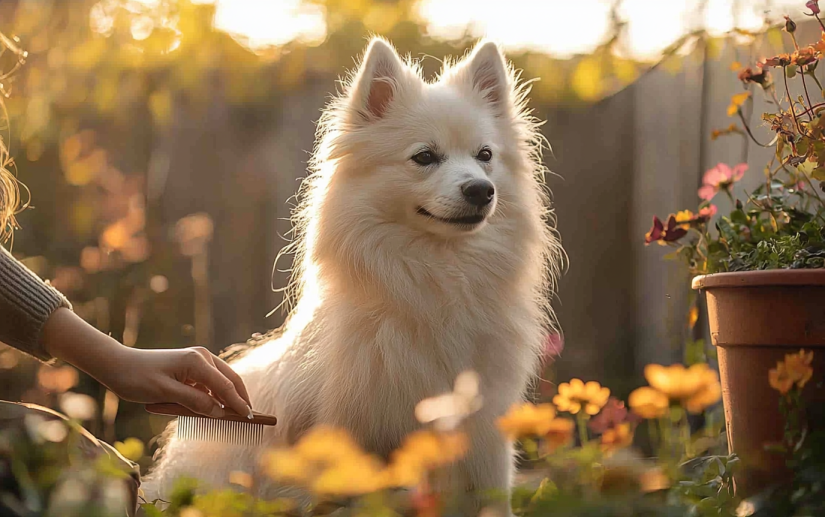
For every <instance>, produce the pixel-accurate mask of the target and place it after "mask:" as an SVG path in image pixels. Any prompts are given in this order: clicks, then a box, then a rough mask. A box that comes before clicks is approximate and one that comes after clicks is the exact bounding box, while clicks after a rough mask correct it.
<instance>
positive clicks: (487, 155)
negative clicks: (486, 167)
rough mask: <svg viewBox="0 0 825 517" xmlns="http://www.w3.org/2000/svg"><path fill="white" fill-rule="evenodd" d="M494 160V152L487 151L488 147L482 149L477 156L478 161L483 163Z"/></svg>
mask: <svg viewBox="0 0 825 517" xmlns="http://www.w3.org/2000/svg"><path fill="white" fill-rule="evenodd" d="M492 159H493V151H491V150H489V149H487V148H486V147H485V148H484V149H482V150H481V151H479V152H478V154H477V155H476V160H479V161H482V162H489V161H490V160H492Z"/></svg>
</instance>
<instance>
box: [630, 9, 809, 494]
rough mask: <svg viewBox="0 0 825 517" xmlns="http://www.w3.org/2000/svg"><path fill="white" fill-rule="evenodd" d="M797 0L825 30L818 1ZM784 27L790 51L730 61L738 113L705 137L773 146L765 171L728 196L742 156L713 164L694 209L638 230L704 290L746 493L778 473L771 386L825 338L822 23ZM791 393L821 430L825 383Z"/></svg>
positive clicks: (731, 111)
mask: <svg viewBox="0 0 825 517" xmlns="http://www.w3.org/2000/svg"><path fill="white" fill-rule="evenodd" d="M806 5H807V7H808V8H809V9H810V12H809V13H808V14H809V16H811V17H815V18H816V19H817V20H818V21H819V23H820V25H821V26H822V29H823V31H825V25H823V22H822V20H821V19H820V9H819V5H818V2H817V1H816V0H811V1H808V2H807V4H806ZM784 31H785V32H786V33H787V34H788V35H789V36H790V39H791V40H792V43H793V51H792V52H790V53H787V54H780V55H778V56H775V57H772V58H769V59H765V60H763V61H761V62H760V63H758V64H757V65H756V66H754V67H747V68H743V67H738V66H737V71H738V78H739V80H740V81H741V82H742V84H743V86H744V88H745V91H743V92H742V93H740V94H737V95H734V96H733V98H732V100H731V105H730V107H729V108H728V115H730V116H738V118H739V121H740V122H741V127H740V126H739V125H737V124H731V126H730V127H728V128H727V129H724V130H718V131H714V132H713V135H712V137H713V139H714V140H715V139H716V138H718V137H720V136H724V135H731V134H740V135H742V136H743V137H745V138H749V139H751V141H752V142H755V144H756V145H759V146H762V147H772V148H773V150H774V151H775V152H774V156H773V159H772V160H771V162H770V163H769V164H768V165H767V166H766V167H765V171H764V181H763V182H762V183H761V184H760V185H759V187H757V188H756V189H755V190H753V191H752V192H750V193H747V194H746V195H744V196H742V197H740V196H737V195H736V194H735V189H734V186H735V184H736V183H737V182H738V181H739V180H740V179H742V177H743V176H744V174H745V172H746V171H747V168H748V166H747V164H744V163H741V164H738V165H735V166H733V167H731V166H728V165H726V164H723V163H720V164H719V165H717V166H715V167H713V168H712V169H710V170H709V171H707V172H706V173H705V175H704V177H703V181H702V186H701V188H700V189H699V191H698V195H699V198H700V203H699V205H698V210H697V212H696V213H694V212H691V211H689V210H684V211H681V212H678V213H675V214H671V215H670V216H669V217H668V218H667V219H666V220H665V221H662V220H660V219H658V218H656V217H654V218H653V227H652V228H651V230H650V231H649V232H648V233H647V235H646V239H645V242H646V244H651V243H654V242H656V243H658V244H661V245H670V246H674V247H676V248H677V250H676V252H675V253H674V254H673V256H674V257H677V258H680V259H682V260H683V261H684V263H685V264H686V265H687V267H688V268H689V270H690V272H691V273H692V274H694V275H696V277H695V278H694V279H693V288H694V289H698V290H701V292H703V293H704V294H705V296H706V305H707V315H708V324H709V327H710V335H711V341H712V343H713V345H714V346H715V347H716V351H717V355H718V362H719V370H720V375H721V381H722V389H723V403H724V406H725V423H726V429H727V435H728V440H729V447H730V449H731V451H732V452H736V453H738V454H739V456H740V457H742V460H743V464H744V466H745V467H746V469H745V470H744V471H743V473H742V474H741V475H740V476H737V489H738V490H740V491H741V492H742V493H744V494H746V495H747V494H748V493H752V492H753V491H755V490H758V489H760V488H762V487H764V486H765V485H767V484H768V483H770V482H771V481H772V480H776V479H778V478H780V477H781V476H782V473H783V468H784V466H785V464H784V459H783V457H782V456H781V455H776V454H772V453H771V452H770V451H769V450H766V445H768V449H769V448H770V445H769V444H778V443H780V442H781V441H782V437H783V432H784V428H783V423H782V422H783V419H782V418H781V416H780V413H779V409H778V408H779V405H778V403H779V398H780V396H781V395H782V393H781V391H782V390H779V388H780V387H783V386H785V384H786V383H787V382H788V380H791V382H799V381H801V380H802V378H801V377H800V374H799V372H800V371H802V369H801V367H800V368H795V365H799V364H802V365H803V366H806V367H807V366H811V365H810V362H811V361H812V360H813V361H815V362H817V363H818V364H817V365H816V370H817V371H822V369H823V368H825V351H823V352H819V351H817V350H818V349H820V348H822V347H825V201H823V198H825V102H822V101H821V99H819V102H815V101H814V97H819V96H820V95H822V96H825V92H823V88H822V84H821V83H820V81H819V79H818V78H817V76H816V69H817V65H818V63H819V60H820V59H822V58H823V57H825V32H823V36H822V38H821V39H820V40H819V41H817V42H816V43H814V44H813V45H807V46H801V45H800V44H799V43H798V42H797V40H796V35H795V32H796V24H795V23H794V22H793V21H792V20H791V19H790V18H788V17H785V27H784ZM735 66H736V65H735ZM794 81H795V82H797V83H798V85H801V87H802V90H801V91H802V92H803V95H800V96H798V97H794V96H792V95H791V91H790V87H789V83H792V82H794ZM753 90H761V92H762V94H763V95H765V96H766V98H767V100H768V103H769V105H770V106H771V107H772V111H771V112H769V113H765V114H763V115H762V121H764V123H765V124H764V125H765V126H766V127H769V128H770V131H771V133H772V136H773V140H771V141H770V142H769V143H762V142H760V141H759V140H758V139H757V138H756V137H755V136H754V133H753V131H752V128H751V125H750V124H749V121H748V119H747V117H746V116H745V115H744V113H743V110H742V107H743V106H744V105H745V104H747V103H749V102H752V94H753V93H752V91H753ZM811 94H814V95H813V96H812V95H811ZM766 140H767V139H766ZM718 196H727V197H728V198H729V199H730V201H731V203H732V205H733V206H732V210H731V212H730V213H729V214H727V215H725V216H722V217H718V218H715V217H714V216H715V215H716V212H717V208H716V206H715V205H713V204H712V202H713V200H714V199H715V198H716V197H718ZM692 310H693V311H694V313H693V314H694V317H693V318H692V319H691V320H692V321H694V322H695V314H696V313H695V311H696V309H695V307H694V308H693V309H692ZM803 347H804V348H805V349H809V350H815V351H817V352H816V353H815V354H813V356H814V359H811V358H810V356H807V355H803V356H799V354H796V355H793V354H794V353H795V352H798V351H799V350H800V348H803ZM792 357H796V359H793V358H792ZM786 358H788V359H789V360H790V362H789V361H788V360H786ZM805 361H807V364H805ZM800 362H801V363H800ZM766 376H770V381H771V382H770V385H769V384H767V383H765V378H766ZM806 382H807V381H806ZM806 382H803V383H802V387H803V388H804V385H805V384H806ZM811 384H814V383H813V382H812V383H811ZM771 386H773V388H772V387H771ZM777 390H778V391H777ZM785 391H786V392H787V389H786V390H785ZM800 393H801V395H800V397H801V399H800V402H802V403H804V404H803V405H804V406H805V407H807V408H808V411H807V414H808V415H807V416H808V421H809V425H810V426H811V429H815V428H817V427H819V428H820V429H821V428H822V417H821V415H816V414H814V413H816V411H815V410H816V409H819V408H822V407H824V406H825V398H824V397H823V390H821V389H816V388H815V387H810V386H809V387H808V389H802V390H801V392H800ZM820 412H821V410H820Z"/></svg>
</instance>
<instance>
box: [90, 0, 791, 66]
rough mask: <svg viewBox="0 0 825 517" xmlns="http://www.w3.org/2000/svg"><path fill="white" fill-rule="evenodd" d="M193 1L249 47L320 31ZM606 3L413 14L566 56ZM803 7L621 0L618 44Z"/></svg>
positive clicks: (425, 0)
mask: <svg viewBox="0 0 825 517" xmlns="http://www.w3.org/2000/svg"><path fill="white" fill-rule="evenodd" d="M137 1H139V2H141V3H144V4H147V5H148V4H152V3H153V2H157V0H137ZM192 1H193V2H194V3H212V4H215V7H216V12H215V26H216V27H217V28H218V29H220V30H223V31H226V32H227V33H229V34H231V35H233V36H234V37H236V38H237V39H238V40H239V41H241V42H243V43H244V44H245V45H247V46H248V47H249V48H250V49H252V50H253V51H258V50H261V49H264V48H267V47H271V46H278V45H283V44H286V43H288V42H290V41H293V40H297V41H300V42H302V43H305V44H308V45H317V44H320V43H321V42H323V40H324V38H325V37H326V34H327V27H326V22H325V12H324V8H323V6H320V5H317V4H314V3H309V2H306V1H304V0H192ZM103 3H104V2H101V4H103ZM613 4H614V1H613V0H590V1H588V2H584V1H578V2H574V1H571V0H542V1H537V0H507V1H501V0H419V4H418V14H419V15H420V17H421V19H423V20H424V21H425V23H426V25H427V29H426V30H427V32H428V34H430V35H431V36H433V37H435V38H439V39H453V38H460V37H462V36H471V37H474V38H478V37H482V36H487V37H489V38H491V39H493V40H495V41H498V42H500V43H501V44H502V45H503V46H504V47H505V48H506V49H508V50H531V51H538V52H545V53H548V54H551V55H553V56H555V57H559V58H567V57H571V56H574V55H576V54H586V53H589V52H592V51H593V50H594V49H596V48H597V47H598V46H599V45H600V44H602V43H604V42H605V40H606V38H608V37H609V36H610V34H609V32H608V31H609V30H610V26H611V25H610V20H611V10H612V6H613ZM702 5H705V6H706V9H705V10H704V12H703V11H702V9H701V6H702ZM95 7H96V8H97V11H94V10H93V16H92V23H93V25H94V26H95V27H93V28H94V30H95V31H96V32H100V33H105V32H107V31H109V30H111V27H110V22H111V20H110V19H109V18H107V17H106V16H105V15H104V13H103V10H102V9H100V8H99V7H98V6H95ZM803 10H804V2H802V1H801V0H667V1H661V0H658V1H654V0H624V1H623V2H622V3H621V5H620V7H619V9H618V11H617V13H616V14H617V16H618V17H619V19H621V20H623V21H625V22H626V23H627V26H626V29H625V33H624V35H623V38H622V40H621V41H620V48H621V50H620V51H621V53H622V54H624V55H627V56H628V57H633V58H636V59H642V60H649V59H656V58H657V57H658V55H659V53H660V52H661V51H662V50H664V49H665V48H667V47H668V46H669V45H671V44H672V43H673V42H675V41H676V40H677V39H678V38H680V37H681V36H683V35H685V34H686V33H688V32H690V31H693V30H697V29H700V28H705V29H707V30H708V31H709V32H710V33H711V34H712V35H723V34H725V33H727V32H729V31H730V30H732V29H734V28H740V29H746V30H757V29H759V28H760V27H762V24H763V21H764V18H765V13H766V12H767V13H768V16H769V17H770V19H772V20H777V19H780V18H781V15H782V14H785V13H789V14H791V15H795V16H796V17H797V18H798V19H799V20H800V21H801V20H803V19H804V18H803V17H802V16H800V15H801V13H802V11H803ZM132 31H133V34H134V35H135V38H136V39H141V38H142V37H145V34H147V27H146V25H145V23H144V25H138V26H133V27H132Z"/></svg>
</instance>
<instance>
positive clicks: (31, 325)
mask: <svg viewBox="0 0 825 517" xmlns="http://www.w3.org/2000/svg"><path fill="white" fill-rule="evenodd" d="M60 307H67V308H69V309H71V304H70V303H69V302H68V300H66V297H64V296H63V295H62V294H61V293H60V292H59V291H58V290H57V289H55V288H54V287H52V286H50V285H48V284H47V283H45V282H43V280H41V279H40V278H39V277H38V276H37V275H36V274H34V273H33V272H32V271H31V270H29V269H28V268H27V267H26V266H24V265H23V264H21V263H20V262H18V261H17V260H16V259H15V258H14V257H12V256H11V254H10V253H9V252H8V251H6V250H5V248H3V247H2V246H0V342H3V343H5V344H6V345H9V346H11V347H14V348H16V349H18V350H20V351H22V352H25V353H27V354H29V355H32V356H34V357H36V358H38V359H40V360H42V361H49V360H51V359H52V357H51V356H50V355H49V353H48V352H46V350H45V348H44V347H43V345H42V343H41V342H40V334H41V332H42V330H43V325H44V324H45V323H46V320H48V319H49V316H51V314H52V312H54V311H55V310H57V309H58V308H60Z"/></svg>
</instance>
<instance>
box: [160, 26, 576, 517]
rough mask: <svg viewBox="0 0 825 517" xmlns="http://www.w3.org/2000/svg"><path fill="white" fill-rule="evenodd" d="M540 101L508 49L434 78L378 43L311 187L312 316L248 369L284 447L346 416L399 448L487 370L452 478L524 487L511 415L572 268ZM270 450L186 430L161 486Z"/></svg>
mask: <svg viewBox="0 0 825 517" xmlns="http://www.w3.org/2000/svg"><path fill="white" fill-rule="evenodd" d="M526 94H527V88H525V87H524V85H521V86H519V85H518V84H517V77H516V75H515V74H514V73H513V71H512V70H511V68H510V67H509V66H508V65H507V64H506V63H505V61H504V58H503V56H502V54H501V53H500V51H499V49H498V47H496V45H494V44H493V43H491V42H483V43H481V44H479V45H478V46H477V47H476V48H475V50H474V51H473V52H472V53H471V55H469V56H468V57H467V58H466V59H464V60H462V61H461V62H459V63H457V64H455V65H450V64H447V65H445V69H444V71H443V73H442V75H441V76H440V77H439V78H438V80H437V81H435V82H432V83H428V82H425V81H424V80H423V79H422V77H421V75H420V70H419V68H418V66H417V65H416V64H414V63H411V62H409V60H408V61H407V62H404V61H402V60H401V59H400V58H399V57H398V55H397V53H396V52H395V50H394V49H393V48H392V46H390V44H388V43H387V42H386V41H384V40H382V39H378V38H376V39H373V40H372V41H371V42H370V44H369V46H368V48H367V51H366V54H365V56H364V59H363V61H362V63H361V65H360V67H359V69H358V71H357V72H356V73H355V74H354V75H353V76H352V77H351V80H350V81H349V82H348V86H347V87H346V89H345V92H344V93H343V95H341V96H340V97H339V98H337V99H336V100H334V101H333V102H332V103H331V104H330V105H329V106H328V107H327V109H326V110H325V112H324V115H323V117H322V119H321V122H320V126H319V130H318V142H317V146H316V149H315V153H314V157H313V161H312V170H311V174H310V175H309V177H308V178H307V179H306V181H304V183H303V185H302V189H301V196H302V197H301V204H300V207H299V209H298V210H297V212H296V214H295V221H294V222H295V228H296V231H297V237H296V240H295V243H294V245H293V248H292V251H294V252H295V254H296V258H295V270H294V277H293V280H294V281H293V283H292V289H293V292H292V294H293V297H292V299H294V300H295V302H296V303H295V306H294V309H293V311H292V313H291V315H290V318H289V319H288V321H287V323H286V325H285V327H284V332H283V333H282V334H281V335H280V336H278V337H277V338H272V339H271V340H268V341H267V342H265V343H264V344H262V345H261V346H259V347H256V348H254V349H252V350H250V351H249V352H248V353H247V354H246V355H245V356H244V357H243V358H242V359H240V360H239V361H237V362H235V363H234V364H233V367H234V368H235V369H236V371H238V372H239V373H240V374H241V375H242V376H243V378H244V381H245V383H246V386H247V387H248V389H249V393H250V396H251V397H252V402H253V404H254V408H255V409H256V410H258V411H261V412H265V413H271V414H275V415H276V416H277V417H278V419H279V422H278V425H277V426H276V427H275V428H274V429H273V430H272V431H271V435H269V436H268V437H267V442H268V444H276V445H277V444H290V443H294V442H295V441H296V440H297V439H298V438H300V437H301V435H302V434H303V433H305V432H306V431H307V429H309V428H310V427H311V426H313V425H315V424H328V425H332V426H340V427H343V428H345V429H346V430H348V431H349V432H350V433H351V434H352V435H353V437H354V438H355V439H356V441H357V442H359V443H360V445H361V446H363V447H364V448H365V449H367V450H369V451H371V452H374V453H376V454H378V455H382V456H387V455H388V454H389V453H390V451H392V450H393V449H394V448H397V447H398V446H399V445H400V443H401V441H402V438H403V437H404V436H405V435H407V434H409V433H410V432H412V431H415V430H416V429H417V428H418V427H419V425H420V424H418V422H417V421H416V418H415V414H414V409H415V406H416V404H417V403H418V402H419V401H421V400H422V399H424V398H427V397H432V396H435V395H439V394H442V393H444V392H448V391H450V390H451V389H452V386H453V382H454V380H455V379H456V376H457V375H458V374H459V373H460V372H462V371H464V370H473V371H475V372H477V374H478V376H479V379H480V386H481V395H482V397H483V400H484V405H483V407H482V408H481V410H480V411H478V412H477V413H476V414H474V415H473V416H471V417H470V418H469V419H468V421H467V422H466V430H467V432H468V435H469V437H470V444H471V451H470V452H469V454H468V456H467V457H466V458H465V459H464V460H463V461H461V462H460V463H459V464H457V465H456V466H455V468H454V471H453V473H452V483H458V486H459V487H460V488H461V489H464V490H468V491H471V492H472V493H474V494H481V493H482V492H483V491H485V490H487V489H498V490H501V491H505V492H507V493H509V489H510V484H511V480H512V477H513V473H514V457H513V449H512V447H511V446H510V444H509V443H508V442H507V441H506V440H505V439H504V438H503V437H502V436H501V434H500V433H499V431H498V429H497V428H496V425H495V420H496V418H497V417H498V416H500V415H501V414H503V413H504V412H506V410H507V409H508V408H509V407H510V406H511V405H512V404H514V403H516V402H519V401H520V400H522V397H523V396H524V394H525V391H526V388H527V386H528V383H529V382H530V380H531V379H532V378H533V377H534V376H535V374H536V373H537V366H538V360H539V357H540V355H541V350H542V345H543V342H544V341H545V339H546V335H547V333H548V332H549V331H550V330H551V329H552V328H553V326H554V320H553V316H552V312H551V309H550V304H549V299H550V297H551V296H552V292H553V290H554V288H555V279H556V276H557V273H558V271H559V268H560V266H561V263H562V259H563V252H562V249H561V246H560V244H559V240H558V239H557V237H556V233H555V232H554V230H553V229H552V227H551V224H552V220H551V213H550V211H549V210H548V208H547V204H546V198H545V193H544V191H543V185H542V173H543V167H542V165H541V162H540V151H541V143H542V139H541V137H540V135H539V133H538V131H537V123H536V121H535V120H534V119H533V118H532V117H530V116H529V113H528V112H527V111H526V109H525V104H526V100H525V98H526ZM260 452H261V451H260V450H254V449H251V448H247V447H242V446H235V445H230V446H227V445H226V444H217V443H207V442H196V441H181V440H177V439H175V438H174V437H172V438H171V439H170V442H169V443H168V444H167V445H166V446H165V449H164V452H163V455H162V457H161V459H160V461H159V463H158V464H157V465H156V467H155V469H154V471H153V472H152V473H151V475H150V476H149V477H148V478H147V479H146V480H145V481H144V490H145V491H146V492H147V497H148V499H150V500H151V499H152V498H153V497H157V496H163V495H164V494H166V493H168V490H169V489H170V487H171V484H172V482H173V481H174V479H175V478H177V477H179V476H181V475H189V476H195V477H198V478H200V479H202V480H205V481H207V482H210V483H212V484H216V485H223V484H226V483H227V480H228V475H229V473H230V472H231V471H233V470H243V471H247V472H250V471H252V470H254V468H255V466H256V460H257V458H259V456H260ZM267 492H268V493H267V495H273V494H276V493H277V494H278V495H283V494H284V492H283V491H282V489H278V488H275V487H273V488H270V489H267ZM477 504H479V505H481V504H484V502H483V501H481V500H480V496H479V500H478V502H477ZM498 504H501V503H500V502H499V503H498ZM501 509H502V510H504V511H505V512H506V513H509V509H508V508H503V507H502V508H501Z"/></svg>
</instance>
